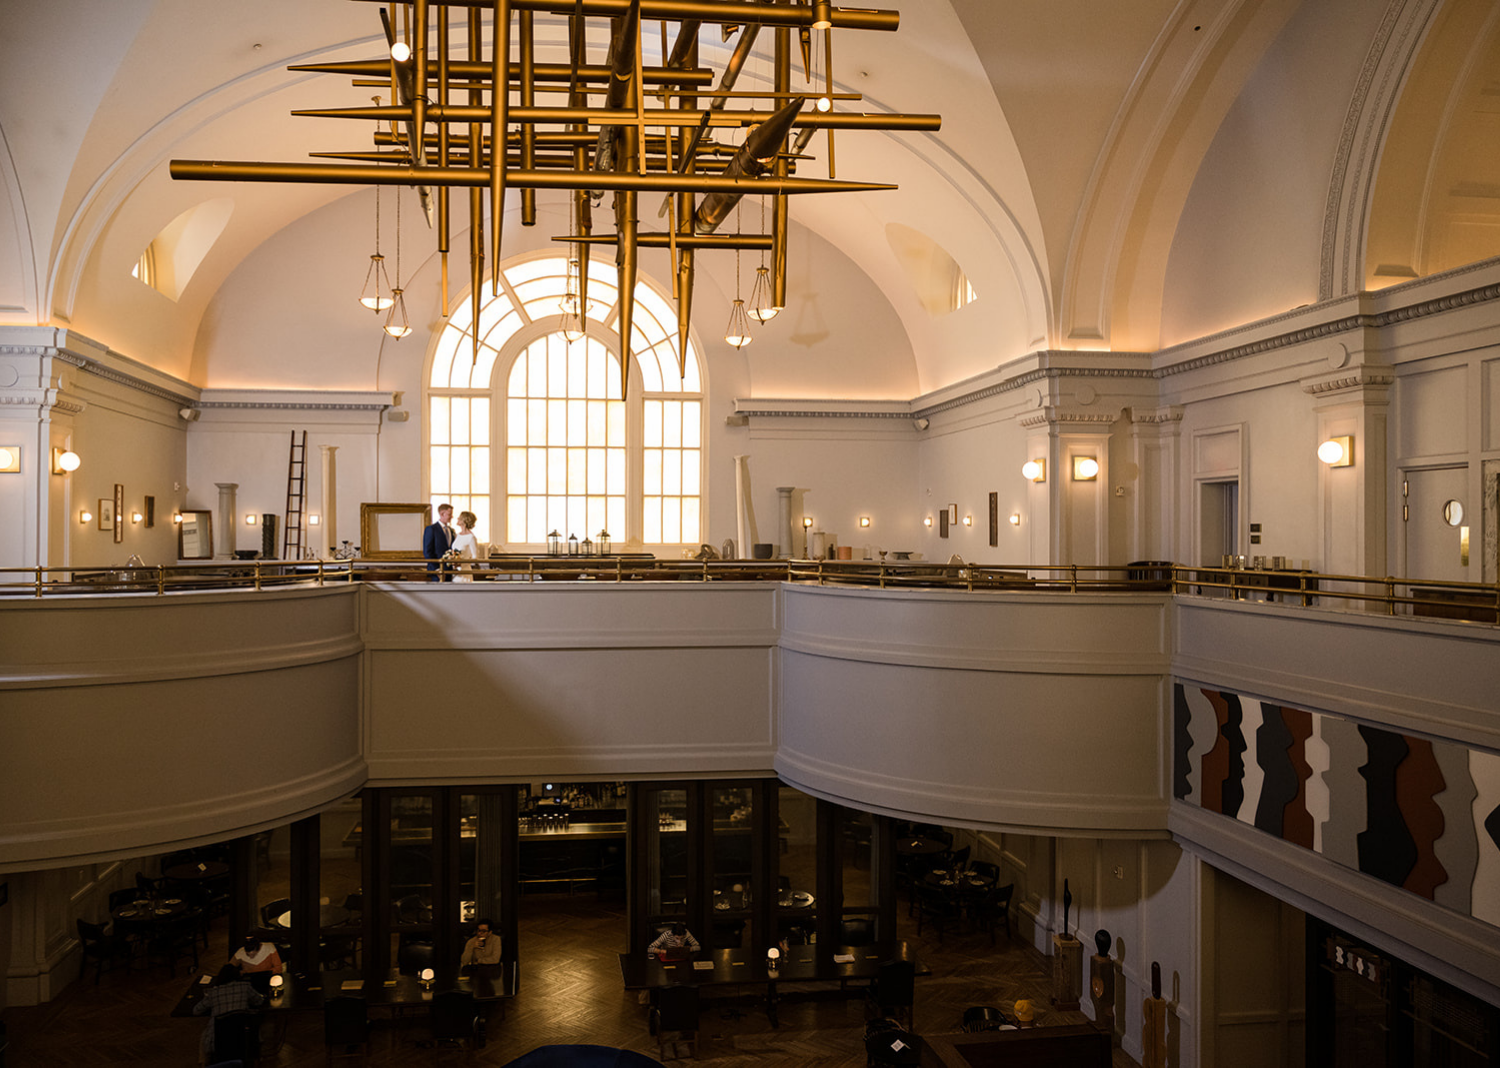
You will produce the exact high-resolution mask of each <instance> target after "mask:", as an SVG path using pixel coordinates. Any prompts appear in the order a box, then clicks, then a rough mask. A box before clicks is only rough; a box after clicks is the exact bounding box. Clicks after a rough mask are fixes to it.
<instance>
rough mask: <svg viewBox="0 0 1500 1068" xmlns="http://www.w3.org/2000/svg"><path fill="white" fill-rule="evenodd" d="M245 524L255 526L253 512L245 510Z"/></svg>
mask: <svg viewBox="0 0 1500 1068" xmlns="http://www.w3.org/2000/svg"><path fill="white" fill-rule="evenodd" d="M245 526H247V527H253V526H255V513H254V512H246V513H245Z"/></svg>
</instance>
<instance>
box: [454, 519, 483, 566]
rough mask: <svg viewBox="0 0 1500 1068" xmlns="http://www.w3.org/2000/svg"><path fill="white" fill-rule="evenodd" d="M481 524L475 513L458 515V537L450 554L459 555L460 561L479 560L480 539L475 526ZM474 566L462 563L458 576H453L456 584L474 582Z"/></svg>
mask: <svg viewBox="0 0 1500 1068" xmlns="http://www.w3.org/2000/svg"><path fill="white" fill-rule="evenodd" d="M477 522H479V517H478V516H476V515H475V514H474V513H473V512H459V513H458V536H457V537H456V538H454V539H453V546H452V548H450V550H449V551H450V552H454V553H457V554H458V559H460V560H477V559H478V558H479V539H477V538H476V537H474V524H475V523H477ZM473 567H474V565H473V564H471V563H462V564H459V565H458V569H459V571H458V574H456V575H454V576H453V581H454V582H473V581H474V576H473V575H472V574H469V572H470V571H472V570H473Z"/></svg>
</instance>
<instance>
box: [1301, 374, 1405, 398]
mask: <svg viewBox="0 0 1500 1068" xmlns="http://www.w3.org/2000/svg"><path fill="white" fill-rule="evenodd" d="M1395 381H1396V374H1395V372H1394V371H1392V370H1391V369H1390V368H1389V367H1351V368H1349V369H1348V370H1343V371H1337V372H1335V373H1333V374H1331V375H1323V376H1321V377H1318V378H1311V379H1308V380H1307V381H1305V382H1303V383H1302V392H1304V393H1307V394H1309V395H1311V396H1314V397H1316V396H1321V395H1323V394H1328V393H1343V392H1346V391H1349V390H1365V389H1371V388H1382V389H1383V388H1385V387H1386V386H1389V385H1390V384H1391V383H1393V382H1395Z"/></svg>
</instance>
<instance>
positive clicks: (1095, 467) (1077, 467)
mask: <svg viewBox="0 0 1500 1068" xmlns="http://www.w3.org/2000/svg"><path fill="white" fill-rule="evenodd" d="M1098 477H1099V461H1098V460H1096V459H1094V458H1093V457H1092V456H1075V457H1073V481H1074V482H1092V481H1094V479H1096V478H1098Z"/></svg>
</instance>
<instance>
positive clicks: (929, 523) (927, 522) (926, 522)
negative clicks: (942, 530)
mask: <svg viewBox="0 0 1500 1068" xmlns="http://www.w3.org/2000/svg"><path fill="white" fill-rule="evenodd" d="M922 525H923V526H924V527H930V526H932V516H928V517H927V518H926V519H924V520H922Z"/></svg>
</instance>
